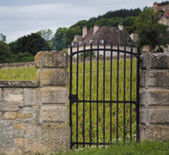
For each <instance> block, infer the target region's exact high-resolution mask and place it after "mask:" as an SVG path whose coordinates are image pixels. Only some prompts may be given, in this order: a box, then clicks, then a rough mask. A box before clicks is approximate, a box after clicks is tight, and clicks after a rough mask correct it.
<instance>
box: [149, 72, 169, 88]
mask: <svg viewBox="0 0 169 155" xmlns="http://www.w3.org/2000/svg"><path fill="white" fill-rule="evenodd" d="M148 84H149V86H152V87H169V70H168V71H163V70H161V71H160V70H159V71H150V72H149V79H148Z"/></svg>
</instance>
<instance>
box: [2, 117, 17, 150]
mask: <svg viewBox="0 0 169 155" xmlns="http://www.w3.org/2000/svg"><path fill="white" fill-rule="evenodd" d="M13 145H14V129H13V123H12V122H10V121H6V120H4V121H3V120H1V121H0V148H11V147H13Z"/></svg>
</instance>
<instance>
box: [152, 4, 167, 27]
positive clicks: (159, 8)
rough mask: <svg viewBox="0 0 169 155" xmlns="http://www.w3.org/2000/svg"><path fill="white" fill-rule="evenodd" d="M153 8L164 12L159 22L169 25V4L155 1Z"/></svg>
mask: <svg viewBox="0 0 169 155" xmlns="http://www.w3.org/2000/svg"><path fill="white" fill-rule="evenodd" d="M153 8H154V9H155V11H156V12H162V13H163V16H162V17H161V19H160V21H159V23H161V24H164V25H168V26H169V4H166V5H159V4H158V3H154V4H153Z"/></svg>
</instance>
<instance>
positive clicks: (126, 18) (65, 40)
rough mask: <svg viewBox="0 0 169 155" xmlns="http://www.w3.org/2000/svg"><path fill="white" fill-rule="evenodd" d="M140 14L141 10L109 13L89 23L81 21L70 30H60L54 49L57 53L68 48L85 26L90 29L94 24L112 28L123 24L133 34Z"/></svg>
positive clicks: (91, 19)
mask: <svg viewBox="0 0 169 155" xmlns="http://www.w3.org/2000/svg"><path fill="white" fill-rule="evenodd" d="M140 13H141V10H140V9H131V10H126V9H121V10H117V11H109V12H107V13H106V14H104V15H102V16H98V17H97V18H95V17H93V18H90V19H89V20H88V21H87V20H81V21H79V22H77V23H75V24H74V25H72V26H71V27H70V28H58V29H57V31H56V33H55V35H54V38H53V48H54V49H55V50H57V51H60V50H62V49H63V48H67V47H68V46H69V45H70V44H71V42H72V40H73V37H74V36H75V35H81V34H82V27H83V26H87V27H88V29H89V28H91V27H93V26H94V24H97V25H99V26H109V27H112V26H118V24H119V23H122V24H123V25H124V26H125V27H127V30H128V31H129V32H130V33H132V32H134V30H135V27H133V24H134V22H135V19H136V17H137V16H138V15H139V14H140Z"/></svg>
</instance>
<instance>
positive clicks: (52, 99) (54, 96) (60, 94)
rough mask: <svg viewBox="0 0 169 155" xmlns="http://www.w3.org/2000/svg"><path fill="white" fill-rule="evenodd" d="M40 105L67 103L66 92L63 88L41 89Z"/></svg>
mask: <svg viewBox="0 0 169 155" xmlns="http://www.w3.org/2000/svg"><path fill="white" fill-rule="evenodd" d="M42 103H49V104H52V103H63V104H67V103H68V90H67V88H63V87H55V88H50V87H49V88H48V87H44V88H42Z"/></svg>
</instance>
